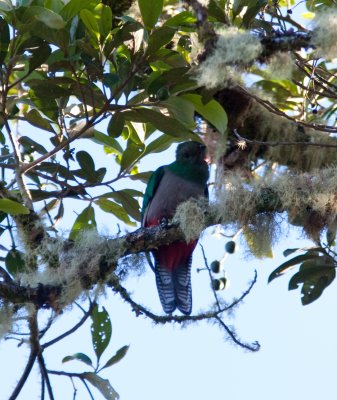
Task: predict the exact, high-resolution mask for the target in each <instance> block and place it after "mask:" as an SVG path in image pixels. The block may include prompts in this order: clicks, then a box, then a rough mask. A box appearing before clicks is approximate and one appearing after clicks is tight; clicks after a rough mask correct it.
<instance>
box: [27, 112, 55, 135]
mask: <svg viewBox="0 0 337 400" xmlns="http://www.w3.org/2000/svg"><path fill="white" fill-rule="evenodd" d="M25 119H26V121H27V122H29V123H30V124H31V125H33V126H36V127H37V128H40V129H43V130H45V131H48V132H52V133H54V129H53V128H52V127H51V125H50V122H49V121H48V120H46V119H45V118H43V117H42V116H41V114H40V113H39V112H38V111H37V110H36V109H34V108H33V109H32V110H30V111H29V112H28V113H27V114H25Z"/></svg>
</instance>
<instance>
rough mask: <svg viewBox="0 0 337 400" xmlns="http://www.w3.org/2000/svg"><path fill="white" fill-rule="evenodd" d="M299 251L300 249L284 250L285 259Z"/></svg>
mask: <svg viewBox="0 0 337 400" xmlns="http://www.w3.org/2000/svg"><path fill="white" fill-rule="evenodd" d="M298 250H299V248H298V247H296V248H295V249H286V250H284V252H283V255H284V257H288V256H290V254H293V253H296V251H298Z"/></svg>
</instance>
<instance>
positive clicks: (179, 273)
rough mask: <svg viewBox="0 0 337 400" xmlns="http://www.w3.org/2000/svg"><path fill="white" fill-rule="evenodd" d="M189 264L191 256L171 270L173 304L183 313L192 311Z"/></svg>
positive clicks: (188, 313)
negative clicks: (173, 294) (173, 293)
mask: <svg viewBox="0 0 337 400" xmlns="http://www.w3.org/2000/svg"><path fill="white" fill-rule="evenodd" d="M191 264H192V256H191V257H189V258H188V260H187V261H186V263H185V264H183V265H180V266H179V267H178V268H176V269H175V270H174V271H173V282H174V292H175V305H176V307H177V308H178V310H179V311H180V312H182V313H183V314H185V315H190V314H191V311H192V285H191Z"/></svg>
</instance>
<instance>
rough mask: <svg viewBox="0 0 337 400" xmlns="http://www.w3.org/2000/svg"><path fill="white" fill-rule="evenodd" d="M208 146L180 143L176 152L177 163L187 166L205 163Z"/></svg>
mask: <svg viewBox="0 0 337 400" xmlns="http://www.w3.org/2000/svg"><path fill="white" fill-rule="evenodd" d="M205 157H206V146H205V145H204V144H202V143H199V142H195V141H193V142H184V143H180V144H179V146H178V147H177V151H176V161H177V162H178V163H181V164H185V165H193V164H203V163H205Z"/></svg>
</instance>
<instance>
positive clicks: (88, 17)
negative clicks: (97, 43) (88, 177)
mask: <svg viewBox="0 0 337 400" xmlns="http://www.w3.org/2000/svg"><path fill="white" fill-rule="evenodd" d="M80 17H81V20H82V22H83V23H84V25H85V27H86V28H87V29H88V32H89V33H90V34H91V35H92V36H93V37H95V38H96V39H98V38H99V36H100V33H99V26H98V23H97V21H96V19H95V17H94V14H93V13H92V12H91V11H89V10H87V9H84V10H81V11H80Z"/></svg>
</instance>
